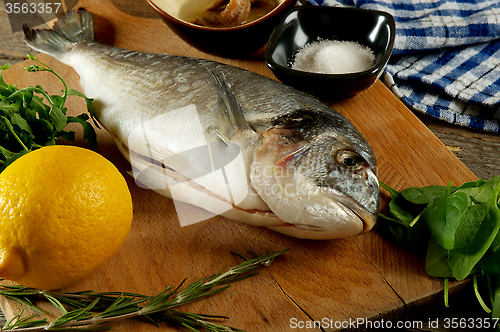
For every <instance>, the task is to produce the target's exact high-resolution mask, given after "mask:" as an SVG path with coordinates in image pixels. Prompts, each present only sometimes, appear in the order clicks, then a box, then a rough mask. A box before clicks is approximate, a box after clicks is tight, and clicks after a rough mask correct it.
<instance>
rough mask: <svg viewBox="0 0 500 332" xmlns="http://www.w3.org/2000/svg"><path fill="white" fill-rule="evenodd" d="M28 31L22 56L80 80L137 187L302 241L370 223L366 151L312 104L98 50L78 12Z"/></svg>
mask: <svg viewBox="0 0 500 332" xmlns="http://www.w3.org/2000/svg"><path fill="white" fill-rule="evenodd" d="M24 32H25V40H26V42H27V44H28V45H29V46H31V47H32V48H34V49H36V50H39V51H41V52H44V53H47V54H49V55H51V56H53V57H55V58H56V59H58V60H59V61H61V62H62V63H64V64H67V65H69V66H71V67H72V68H74V69H75V71H76V72H77V73H78V75H79V76H80V79H81V86H82V89H83V92H84V93H85V94H86V95H87V96H88V97H90V98H94V111H95V116H96V118H97V120H98V121H99V122H100V123H101V124H102V125H103V126H104V128H105V129H106V130H107V131H108V132H109V133H110V134H111V136H112V137H113V139H114V140H115V143H116V145H117V147H118V149H119V150H120V152H121V153H122V154H123V155H124V156H125V158H127V160H128V161H129V162H130V163H131V164H132V166H133V167H132V169H133V175H134V177H135V180H136V183H137V184H138V185H140V186H145V187H148V188H150V189H152V190H155V191H156V192H158V193H160V194H162V195H165V196H167V197H170V198H172V199H173V200H174V202H177V201H180V202H186V203H189V204H192V205H195V206H198V207H201V208H203V209H205V210H207V211H209V212H211V213H213V214H217V215H222V216H225V217H227V218H230V219H233V220H237V221H241V222H244V223H248V224H252V225H257V226H265V227H268V228H270V229H272V230H275V231H277V232H281V233H284V234H287V235H290V236H294V237H298V238H308V239H333V238H341V237H348V236H353V235H357V234H360V233H362V232H365V231H368V230H370V229H371V228H372V227H373V225H374V224H375V222H376V218H377V214H378V209H379V203H380V196H379V186H378V180H377V176H376V163H375V157H374V155H373V152H372V150H371V148H370V146H369V145H368V143H367V142H366V140H365V139H364V138H363V137H362V135H361V134H360V133H359V132H358V131H357V130H356V129H355V128H354V126H353V125H352V124H351V123H350V122H349V121H348V120H347V119H345V118H344V117H343V116H342V115H340V114H339V113H338V112H336V111H335V110H333V109H332V108H330V107H328V106H326V105H325V104H323V103H321V102H319V101H318V100H316V99H315V98H313V97H310V96H308V95H306V94H304V93H302V92H299V91H297V90H295V89H293V88H291V87H289V86H287V85H284V84H282V83H280V82H277V81H274V80H272V79H269V78H267V77H263V76H260V75H257V74H255V73H252V72H250V71H246V70H243V69H240V68H237V67H234V66H230V65H225V64H221V63H217V62H212V61H207V60H202V59H196V58H188V57H181V56H173V55H167V54H150V53H141V52H134V51H130V50H124V49H121V48H117V47H112V46H108V45H104V44H102V43H99V42H97V41H95V40H94V29H93V15H92V14H91V13H89V12H86V11H84V10H80V11H78V12H76V11H70V12H68V13H66V14H65V15H64V16H62V17H60V18H59V20H58V21H57V22H56V23H55V25H54V27H53V29H49V30H34V29H30V28H28V27H25V29H24ZM177 213H178V216H179V220H180V221H181V224H182V223H183V221H182V220H181V219H182V218H181V217H182V216H181V215H180V212H179V211H177ZM197 221H200V220H197ZM192 222H193V221H187V222H186V221H184V223H185V224H189V223H192Z"/></svg>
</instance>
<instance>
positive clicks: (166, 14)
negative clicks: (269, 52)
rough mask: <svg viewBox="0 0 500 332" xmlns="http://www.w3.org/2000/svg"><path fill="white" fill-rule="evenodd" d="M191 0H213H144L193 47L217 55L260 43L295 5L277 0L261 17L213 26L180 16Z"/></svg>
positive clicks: (290, 0) (239, 51)
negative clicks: (240, 23) (233, 25)
mask: <svg viewBox="0 0 500 332" xmlns="http://www.w3.org/2000/svg"><path fill="white" fill-rule="evenodd" d="M193 1H200V4H201V5H206V4H205V3H206V2H207V1H208V2H210V1H212V2H214V1H215V0H148V3H149V4H150V6H151V7H153V9H154V10H155V11H156V12H157V13H158V14H159V15H160V17H161V18H162V19H163V21H164V22H165V23H166V24H167V26H168V27H169V28H170V29H172V30H173V31H174V32H175V33H176V34H177V35H178V36H179V37H180V38H181V39H183V40H184V41H185V42H187V43H188V44H190V45H191V46H193V47H195V48H196V49H198V50H200V51H202V52H205V53H209V54H214V55H219V56H225V57H241V56H245V55H248V54H250V53H252V52H254V51H257V50H258V49H260V48H261V47H262V46H264V45H265V44H266V42H267V40H268V39H269V36H270V35H271V33H272V31H273V29H274V28H275V26H276V25H277V24H278V23H279V22H280V21H281V19H282V18H283V17H284V15H285V14H286V13H287V12H288V11H289V10H290V9H292V8H293V7H294V6H295V3H296V1H297V0H277V1H278V2H279V5H278V6H277V7H276V8H274V9H273V10H272V11H271V12H269V13H268V14H266V15H265V16H263V17H260V18H259V19H257V20H255V21H251V22H249V23H244V24H242V25H239V26H235V27H229V28H214V27H207V26H200V25H197V24H192V23H189V22H187V21H185V20H183V19H181V18H180V17H181V16H182V15H183V13H185V12H186V8H192V7H193Z"/></svg>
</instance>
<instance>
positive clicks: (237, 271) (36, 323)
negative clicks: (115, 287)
mask: <svg viewBox="0 0 500 332" xmlns="http://www.w3.org/2000/svg"><path fill="white" fill-rule="evenodd" d="M286 251H287V250H283V251H279V252H275V253H267V254H265V255H262V256H258V257H254V258H251V259H247V258H245V257H244V256H242V255H238V256H239V257H241V258H243V259H245V261H244V262H242V263H240V264H238V265H236V266H233V267H231V268H229V269H227V270H226V269H223V270H222V271H220V272H219V273H217V274H214V275H212V276H209V277H204V278H202V279H200V280H198V281H194V282H191V283H190V284H188V285H187V286H185V287H184V288H183V289H182V290H180V289H181V287H182V285H183V284H184V283H185V281H186V279H184V280H183V281H182V282H181V284H180V285H179V286H177V287H175V288H172V287H171V286H167V287H166V288H165V290H164V291H163V292H161V293H160V294H157V295H156V296H147V295H142V294H135V293H121V292H107V293H97V292H94V291H83V292H77V293H56V292H47V291H43V290H37V289H33V288H29V287H25V286H22V285H2V286H0V295H1V296H4V297H6V298H9V299H11V300H15V301H18V302H19V303H21V304H22V305H23V306H25V307H28V308H31V309H33V310H36V311H37V312H39V313H40V314H42V315H43V314H45V313H44V312H43V311H42V310H41V309H39V308H38V307H36V306H35V305H34V304H33V302H34V301H35V300H46V301H48V302H49V303H51V304H52V305H53V306H55V307H56V308H57V309H59V311H61V312H62V314H61V316H59V317H57V318H56V319H55V320H53V321H52V322H49V321H48V320H47V319H46V318H41V319H35V318H36V317H37V316H36V315H33V316H28V317H23V314H24V309H23V310H21V312H20V313H19V314H18V315H16V316H14V317H13V318H12V319H10V320H9V321H8V322H7V323H6V324H5V325H4V326H3V327H2V329H1V330H2V331H8V330H15V331H18V332H36V331H70V330H71V331H72V330H75V328H77V329H78V331H103V330H109V329H110V327H109V326H108V325H103V324H104V323H108V322H110V321H116V320H123V319H130V318H136V317H145V318H147V319H148V320H149V321H151V322H152V323H154V324H156V325H159V324H160V322H169V323H171V324H176V325H178V326H182V327H184V328H186V329H188V330H191V331H200V329H204V330H207V331H213V332H218V331H221V332H222V331H224V332H231V331H240V330H238V329H235V328H233V327H229V326H225V325H220V324H216V323H215V322H213V321H214V320H220V319H227V317H225V316H214V315H205V314H197V313H189V312H183V311H178V310H175V309H174V308H177V307H180V306H182V305H185V304H188V303H192V302H195V301H198V300H200V299H202V298H206V297H207V296H211V295H214V294H217V293H219V292H222V291H224V290H225V289H227V288H228V287H229V286H231V283H234V282H237V281H241V280H244V279H246V278H249V277H251V276H253V275H255V274H256V273H255V272H253V271H254V270H255V269H257V268H258V267H259V266H260V265H264V266H268V265H270V264H271V263H272V262H273V261H274V260H275V259H276V257H278V256H279V255H281V254H283V253H284V252H286Z"/></svg>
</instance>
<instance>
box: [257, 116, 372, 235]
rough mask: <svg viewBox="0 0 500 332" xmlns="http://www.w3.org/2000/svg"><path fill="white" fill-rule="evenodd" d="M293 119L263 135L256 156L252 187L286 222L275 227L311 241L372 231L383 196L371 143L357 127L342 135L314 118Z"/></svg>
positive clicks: (282, 231)
mask: <svg viewBox="0 0 500 332" xmlns="http://www.w3.org/2000/svg"><path fill="white" fill-rule="evenodd" d="M292 118H293V119H294V120H293V121H292V122H291V123H290V121H288V122H284V123H282V125H281V126H275V127H272V128H270V129H267V130H266V131H265V132H263V134H262V135H261V137H260V145H259V146H258V148H257V149H256V150H255V152H254V160H253V163H252V167H251V183H252V186H253V187H254V189H255V190H256V191H257V193H258V194H259V196H261V198H262V199H263V200H264V201H265V202H266V204H267V205H268V206H269V208H270V209H271V210H272V211H273V213H274V214H275V215H276V216H277V217H278V218H279V219H280V220H281V221H282V222H283V224H276V225H272V226H270V227H269V228H271V229H273V230H275V231H278V232H281V233H284V234H287V235H290V236H293V237H298V238H307V239H334V238H342V237H349V236H354V235H358V234H360V233H362V232H366V231H369V230H370V229H371V228H372V227H373V226H374V225H375V222H376V219H377V214H378V210H379V205H380V195H379V185H378V179H377V169H376V164H375V157H374V156H373V153H372V151H371V149H370V148H369V146H368V144H367V143H366V142H365V141H364V139H363V138H362V137H361V135H360V134H359V133H358V132H357V131H355V132H354V133H352V132H351V131H352V130H353V129H354V128H348V129H351V130H347V131H346V130H340V131H339V130H336V129H335V127H332V126H331V125H333V124H332V123H328V122H329V121H328V120H327V121H322V120H321V119H317V117H316V116H311V115H304V114H301V115H300V116H299V117H298V116H297V114H296V115H295V116H293V117H292ZM320 118H321V116H320ZM288 120H290V119H288ZM318 120H319V121H318ZM323 120H324V119H323ZM330 122H331V120H330ZM337 124H338V123H337Z"/></svg>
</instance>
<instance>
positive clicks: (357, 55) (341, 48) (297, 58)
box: [290, 39, 375, 74]
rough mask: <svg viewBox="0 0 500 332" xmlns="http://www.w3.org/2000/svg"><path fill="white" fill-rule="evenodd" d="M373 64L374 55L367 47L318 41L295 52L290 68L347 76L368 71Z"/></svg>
mask: <svg viewBox="0 0 500 332" xmlns="http://www.w3.org/2000/svg"><path fill="white" fill-rule="evenodd" d="M374 63H375V55H374V54H373V51H372V50H371V49H370V48H369V47H368V46H364V45H360V44H359V43H356V42H352V41H339V40H321V39H320V40H317V41H314V42H312V43H309V44H306V45H305V46H304V47H303V48H301V49H300V50H299V51H297V53H295V55H294V60H293V61H292V63H291V64H290V66H291V68H292V69H295V70H301V71H305V72H310V73H319V74H349V73H358V72H362V71H365V70H368V69H370V68H371V67H372V66H373V65H374Z"/></svg>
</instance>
